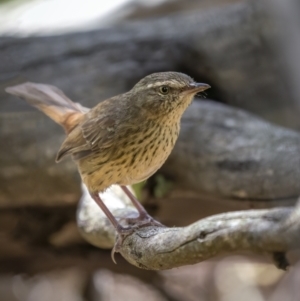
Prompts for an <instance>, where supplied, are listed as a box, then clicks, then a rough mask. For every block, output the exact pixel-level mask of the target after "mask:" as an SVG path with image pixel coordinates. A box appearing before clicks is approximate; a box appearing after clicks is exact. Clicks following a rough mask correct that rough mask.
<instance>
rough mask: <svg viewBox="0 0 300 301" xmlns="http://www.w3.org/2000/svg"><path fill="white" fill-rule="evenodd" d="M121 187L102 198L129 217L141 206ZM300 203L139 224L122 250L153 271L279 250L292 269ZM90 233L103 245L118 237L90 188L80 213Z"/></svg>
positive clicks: (132, 260)
mask: <svg viewBox="0 0 300 301" xmlns="http://www.w3.org/2000/svg"><path fill="white" fill-rule="evenodd" d="M117 195H121V192H120V191H119V190H118V188H117V187H114V188H112V189H111V190H110V191H108V192H106V193H104V194H103V195H102V198H104V199H106V200H108V198H109V197H111V199H110V202H109V203H107V205H108V206H109V207H110V209H111V210H112V212H113V214H114V215H115V216H117V217H118V218H119V219H120V220H122V221H123V223H124V224H126V221H125V219H126V218H127V217H132V216H133V215H134V214H135V209H133V208H132V207H130V206H129V205H127V204H128V203H126V202H125V203H124V202H123V201H122V198H123V196H122V197H121V198H118V196H117ZM299 208H300V206H299V205H298V206H297V207H296V210H294V208H292V207H288V208H276V209H270V210H250V211H238V212H229V213H223V214H218V215H214V216H211V217H208V218H204V219H202V220H199V221H197V222H196V223H194V224H192V225H189V226H187V227H181V228H176V227H172V228H168V227H154V226H151V227H144V228H140V229H137V230H136V231H135V232H134V233H133V234H131V235H129V236H128V237H127V238H126V239H125V240H124V242H123V244H122V246H121V249H120V253H121V254H122V255H123V257H124V258H125V259H126V260H127V261H128V262H130V263H131V264H133V265H135V266H137V267H139V268H143V269H149V270H163V269H170V268H175V267H179V266H183V265H188V264H195V263H198V262H201V261H204V260H207V259H209V258H212V257H214V256H216V255H218V254H221V253H223V252H234V251H242V250H248V251H252V252H260V253H263V252H267V253H272V254H273V255H274V259H275V260H279V261H280V262H277V264H278V265H279V266H280V267H282V268H286V265H287V263H284V260H285V257H284V253H285V252H287V251H290V250H292V249H297V248H299V247H300V242H299V235H300V219H299V212H300V209H299ZM77 222H78V226H79V228H80V230H81V233H82V234H83V236H84V238H85V239H87V240H88V241H89V242H90V243H92V244H94V245H96V246H98V247H106V248H109V247H112V246H113V244H114V241H115V238H116V234H115V232H114V229H113V228H112V227H111V225H110V224H109V223H108V221H107V219H106V218H105V217H104V215H103V214H102V212H101V211H100V209H97V207H96V205H95V204H94V203H93V200H92V199H90V197H89V196H88V194H87V193H84V195H83V198H82V200H81V203H80V207H79V210H78V218H77Z"/></svg>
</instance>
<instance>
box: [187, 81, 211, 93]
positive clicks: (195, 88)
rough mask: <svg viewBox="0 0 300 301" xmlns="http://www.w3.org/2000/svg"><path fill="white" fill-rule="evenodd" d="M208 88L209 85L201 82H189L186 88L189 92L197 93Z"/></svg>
mask: <svg viewBox="0 0 300 301" xmlns="http://www.w3.org/2000/svg"><path fill="white" fill-rule="evenodd" d="M209 88H210V85H208V84H203V83H191V84H190V85H189V87H188V89H187V92H189V93H199V92H202V91H204V90H207V89H209Z"/></svg>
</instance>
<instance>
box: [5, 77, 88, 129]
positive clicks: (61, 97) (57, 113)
mask: <svg viewBox="0 0 300 301" xmlns="http://www.w3.org/2000/svg"><path fill="white" fill-rule="evenodd" d="M5 91H6V92H7V93H10V94H12V95H16V96H18V97H20V98H22V99H24V100H26V101H27V102H28V103H29V104H30V105H32V106H34V107H36V108H37V109H39V110H41V111H42V112H44V113H45V114H46V115H47V116H49V117H50V118H51V119H53V120H54V121H55V122H57V123H58V124H60V125H61V126H62V127H63V128H64V129H65V131H66V132H67V133H69V132H70V131H71V130H72V129H73V128H74V127H75V126H76V125H77V124H78V122H79V121H80V119H81V118H82V116H83V115H84V113H86V112H87V111H88V110H89V109H87V108H85V107H82V106H81V105H80V104H78V103H74V102H73V101H72V100H70V99H69V98H68V97H67V96H66V95H65V94H64V93H63V92H62V91H61V90H59V89H58V88H56V87H54V86H50V85H44V84H36V83H30V82H27V83H24V84H21V85H17V86H13V87H8V88H6V89H5Z"/></svg>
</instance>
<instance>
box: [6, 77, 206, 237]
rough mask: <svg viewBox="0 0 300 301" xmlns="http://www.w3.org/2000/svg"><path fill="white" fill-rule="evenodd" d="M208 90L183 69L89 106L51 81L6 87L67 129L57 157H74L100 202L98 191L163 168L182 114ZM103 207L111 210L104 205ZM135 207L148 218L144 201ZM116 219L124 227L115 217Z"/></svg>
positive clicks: (92, 192)
mask: <svg viewBox="0 0 300 301" xmlns="http://www.w3.org/2000/svg"><path fill="white" fill-rule="evenodd" d="M207 88H209V86H208V85H206V84H198V83H195V82H194V80H193V79H192V78H190V77H189V76H187V75H185V74H182V73H176V72H162V73H154V74H151V75H149V76H146V77H145V78H143V79H142V80H141V81H140V82H138V83H137V84H136V85H135V86H134V87H133V89H132V90H130V91H129V92H127V93H124V94H121V95H118V96H115V97H112V98H110V99H107V100H105V101H103V102H100V103H99V104H98V105H97V106H95V107H94V108H93V109H91V110H89V109H87V108H84V107H82V106H81V105H80V104H77V103H74V102H72V101H71V100H70V99H69V98H68V97H66V96H65V95H64V94H63V92H61V91H60V90H59V89H57V88H56V87H54V86H50V85H42V84H35V83H25V84H22V85H18V86H14V87H9V88H7V89H6V91H7V92H8V93H11V94H14V95H16V96H19V97H21V98H24V99H25V100H26V101H27V102H28V103H29V104H30V105H32V106H35V107H36V108H38V109H39V110H41V111H43V112H44V113H45V114H46V115H48V116H49V117H50V118H52V119H53V120H54V121H55V122H57V123H59V124H60V125H62V126H63V127H64V129H65V131H66V134H67V137H66V139H65V141H64V142H63V144H62V146H61V148H60V149H59V151H58V154H57V158H56V160H57V161H59V160H61V159H62V158H64V157H65V156H67V155H72V158H73V160H74V161H75V162H76V164H77V166H78V170H79V172H80V174H81V177H82V180H83V182H84V183H85V184H86V186H87V187H88V189H89V191H90V193H91V195H92V196H93V198H94V199H95V200H96V201H97V202H98V204H99V202H101V200H100V199H99V196H98V193H99V192H102V191H104V190H105V189H106V188H108V187H109V186H111V185H112V184H119V185H121V186H125V185H130V184H134V183H137V182H141V181H143V180H145V179H147V178H148V177H150V176H151V175H152V174H153V173H154V172H155V171H156V170H157V169H158V168H160V167H161V165H162V164H163V163H164V162H165V160H166V159H167V157H168V156H169V154H170V152H171V150H172V149H173V147H174V144H175V142H176V140H177V137H178V134H179V129H180V118H181V116H182V114H183V112H184V111H185V109H186V108H187V107H188V105H189V104H190V103H191V101H192V99H193V97H194V95H195V94H196V93H198V92H201V91H203V90H205V89H207ZM123 188H124V187H123ZM127 193H128V191H127ZM130 197H132V196H130ZM99 200H100V201H99ZM99 205H100V206H101V208H102V209H103V210H104V211H105V213H106V214H108V213H107V212H106V210H107V208H104V207H103V206H104V205H103V203H102V204H99ZM135 205H137V204H136V203H135ZM137 207H138V208H137V209H138V210H139V212H140V214H141V215H144V216H143V218H145V214H146V213H145V211H143V209H141V208H142V207H141V205H137ZM108 217H109V218H110V219H112V218H113V217H112V216H110V215H109V214H108ZM112 223H113V224H114V226H115V227H116V229H117V230H118V231H120V229H121V228H122V227H121V226H120V225H119V224H118V223H117V222H116V220H115V219H114V220H112Z"/></svg>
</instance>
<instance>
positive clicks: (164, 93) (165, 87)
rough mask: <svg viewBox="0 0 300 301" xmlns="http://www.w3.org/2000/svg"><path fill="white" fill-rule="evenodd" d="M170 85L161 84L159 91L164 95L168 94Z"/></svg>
mask: <svg viewBox="0 0 300 301" xmlns="http://www.w3.org/2000/svg"><path fill="white" fill-rule="evenodd" d="M169 90H170V89H169V87H167V86H161V87H160V88H159V92H160V93H161V94H163V95H166V94H168V93H169Z"/></svg>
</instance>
